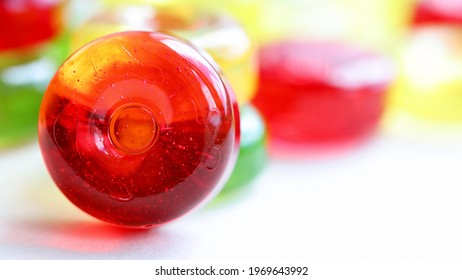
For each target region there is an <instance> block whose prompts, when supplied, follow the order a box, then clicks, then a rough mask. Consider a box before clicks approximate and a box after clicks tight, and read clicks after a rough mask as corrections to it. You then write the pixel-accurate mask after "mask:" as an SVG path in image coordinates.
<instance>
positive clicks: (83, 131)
mask: <svg viewBox="0 0 462 280" xmlns="http://www.w3.org/2000/svg"><path fill="white" fill-rule="evenodd" d="M236 108H237V105H236V102H235V101H234V97H233V93H232V91H231V89H230V88H229V87H227V86H226V84H225V83H224V82H223V80H222V77H221V76H220V74H219V73H218V72H217V70H216V69H215V68H214V67H213V66H212V64H210V63H209V61H208V60H207V59H205V58H204V57H203V56H202V55H201V54H200V53H199V52H198V51H197V50H196V49H195V48H193V47H191V46H190V45H189V44H186V43H184V42H183V41H181V40H178V39H176V38H174V37H171V36H168V35H164V34H161V33H150V32H142V31H136V32H135V31H132V32H122V33H115V34H111V35H108V36H105V37H102V38H100V39H97V40H95V41H93V42H91V43H90V44H88V45H86V46H84V47H83V48H81V49H80V50H78V51H77V52H76V53H74V54H73V55H72V56H71V57H70V58H69V59H68V60H67V61H66V62H65V63H64V64H63V65H62V66H61V68H60V69H59V70H58V72H57V73H56V75H55V76H54V78H53V79H52V81H51V83H50V85H49V87H48V89H47V91H46V94H45V96H44V99H43V103H42V107H41V111H40V119H39V140H40V147H41V150H42V154H43V157H44V159H45V163H46V165H47V168H48V170H49V172H50V174H51V176H52V178H53V180H54V181H55V183H56V184H57V186H58V187H59V188H60V189H61V191H62V192H63V193H64V194H65V195H66V196H67V198H68V199H69V200H70V201H72V202H73V203H74V204H75V205H77V206H78V207H80V208H81V209H82V210H84V211H85V212H87V213H89V214H91V215H93V216H94V217H96V218H99V219H101V220H104V221H107V222H109V223H113V224H117V225H121V226H127V227H152V226H156V225H160V224H163V223H166V222H169V221H172V220H174V219H176V218H178V217H180V216H182V215H183V214H185V213H187V212H189V211H190V210H191V209H193V208H195V207H196V206H198V205H199V204H200V203H201V202H203V201H204V200H205V199H206V198H207V197H210V196H211V195H213V194H214V193H216V192H218V191H219V190H220V189H221V187H222V186H223V184H224V183H225V181H226V179H227V177H228V176H229V174H230V173H231V170H232V167H233V165H234V162H235V159H236V157H237V151H238V142H239V120H238V114H237V109H236Z"/></svg>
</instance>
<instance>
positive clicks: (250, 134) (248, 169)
mask: <svg viewBox="0 0 462 280" xmlns="http://www.w3.org/2000/svg"><path fill="white" fill-rule="evenodd" d="M240 119H241V147H240V150H239V156H238V159H237V162H236V166H235V168H234V171H233V174H232V175H231V177H230V178H229V180H228V182H227V183H226V185H225V187H224V189H223V191H222V193H223V194H228V193H231V192H232V191H235V190H237V189H240V188H242V187H244V186H246V185H247V184H248V183H250V182H251V181H252V180H253V179H255V177H256V176H257V175H258V174H259V173H260V172H261V171H263V169H264V167H265V165H266V160H267V158H268V154H267V151H266V137H267V135H266V127H265V124H264V122H263V118H262V117H261V115H260V113H259V112H258V111H257V110H256V109H255V108H254V107H253V106H252V105H244V106H241V108H240Z"/></svg>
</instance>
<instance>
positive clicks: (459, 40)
mask: <svg viewBox="0 0 462 280" xmlns="http://www.w3.org/2000/svg"><path fill="white" fill-rule="evenodd" d="M399 63H400V64H399V66H400V73H399V74H400V75H399V78H398V81H397V83H396V85H395V87H394V89H393V91H392V94H391V98H390V102H391V105H397V106H399V107H401V108H404V109H405V110H407V111H409V112H411V113H413V114H415V115H418V116H421V117H424V118H428V119H433V120H437V121H462V30H460V29H459V30H458V29H456V28H451V27H425V28H421V29H417V30H415V31H414V32H413V33H412V34H411V36H410V37H409V38H408V40H407V41H406V45H405V46H404V48H403V50H402V52H401V54H400V57H399Z"/></svg>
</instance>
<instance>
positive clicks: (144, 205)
mask: <svg viewBox="0 0 462 280" xmlns="http://www.w3.org/2000/svg"><path fill="white" fill-rule="evenodd" d="M75 2H76V1H74V2H73V1H60V0H53V1H50V0H46V1H45V0H20V1H13V0H7V1H2V2H0V18H1V21H2V24H1V25H0V35H1V36H0V147H4V148H5V147H10V146H12V145H13V144H16V143H18V142H20V141H25V140H27V139H30V138H31V137H33V136H34V135H36V128H37V124H38V140H39V143H40V148H41V151H42V155H43V158H44V160H45V163H46V166H47V168H48V170H49V173H50V175H51V177H52V178H53V180H54V182H55V183H56V185H57V186H58V188H59V189H60V190H61V191H62V192H63V194H64V195H65V196H66V197H67V198H68V199H69V200H70V201H71V202H72V203H74V204H75V205H76V206H78V207H79V208H81V209H82V210H83V211H85V212H87V213H89V214H90V215H92V216H94V217H96V218H99V219H101V220H104V221H106V222H109V223H112V224H116V225H120V226H126V227H139V228H143V227H153V226H158V225H160V224H163V223H166V222H169V221H172V220H175V219H176V218H178V217H180V216H182V215H184V214H186V213H188V212H190V211H191V210H192V209H194V208H196V207H198V206H199V205H202V204H204V202H205V201H207V200H209V199H211V198H213V197H214V196H215V195H216V194H218V193H221V195H222V196H223V195H226V194H230V193H235V192H236V190H240V189H245V186H249V185H251V183H252V182H253V180H255V179H256V178H257V177H258V175H259V174H260V173H261V172H262V170H264V167H265V165H266V162H267V159H268V154H271V153H273V152H275V151H276V152H277V151H280V150H281V149H282V147H283V146H284V147H287V146H292V147H294V149H295V151H301V149H303V148H304V147H306V146H311V147H313V146H314V147H317V145H319V144H321V145H325V144H332V143H343V142H345V141H351V140H354V139H361V141H360V142H364V141H366V140H367V139H369V138H370V137H371V135H374V134H375V133H376V131H377V130H378V128H379V127H380V122H381V120H382V117H383V115H384V113H385V112H386V111H387V109H389V108H393V107H401V108H403V109H404V110H407V111H409V112H411V113H412V114H415V116H416V117H417V118H418V117H424V118H432V119H436V120H440V121H441V120H443V121H448V120H449V121H460V120H462V110H460V108H462V95H461V92H462V66H461V65H462V63H461V60H462V51H461V50H462V28H461V26H462V25H461V24H462V17H461V12H462V5H460V3H459V2H457V1H450V0H448V1H437V0H422V1H418V2H416V3H414V1H411V0H406V1H398V0H396V1H395V0H393V1H386V0H380V1H366V2H371V3H372V2H374V3H373V5H372V4H367V5H366V4H365V1H361V0H355V1H345V0H328V1H324V2H323V3H320V2H316V3H317V4H316V3H314V2H313V3H305V2H303V1H297V0H290V1H280V0H271V1H262V0H252V1H225V2H223V1H211V0H196V1H182V0H170V1H148V0H146V1H143V0H138V1H122V0H118V1H114V0H113V1H111V0H105V1H101V2H98V3H99V4H100V5H99V8H98V9H87V11H88V10H91V11H92V13H91V14H88V15H87V14H85V15H83V14H79V11H80V10H77V9H75V5H74V4H75ZM86 2H88V3H90V2H92V1H86ZM80 3H82V2H80ZM93 4H94V3H93ZM448 5H449V6H450V7H451V8H448ZM83 10H85V9H83ZM366 10H367V12H365V11H366ZM288 14H291V15H292V16H291V17H290V18H288V17H287V15H288ZM326 18H327V19H329V22H326ZM333 19H335V20H333ZM76 22H77V23H76ZM71 23H72V24H71ZM31 30H34V32H30V31H31ZM63 54H64V56H65V57H68V58H67V59H63ZM60 64H62V65H61V67H58V65H60ZM53 75H54V76H53ZM40 104H41V107H40ZM39 107H40V112H39ZM268 144H269V145H268ZM278 144H283V145H280V146H278ZM297 149H298V150H297ZM275 154H276V153H275Z"/></svg>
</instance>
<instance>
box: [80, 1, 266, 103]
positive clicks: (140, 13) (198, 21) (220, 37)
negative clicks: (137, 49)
mask: <svg viewBox="0 0 462 280" xmlns="http://www.w3.org/2000/svg"><path fill="white" fill-rule="evenodd" d="M140 1H141V0H140ZM142 2H146V1H142ZM148 2H150V1H148ZM151 2H159V1H151ZM128 30H146V31H168V32H170V33H172V34H174V35H176V36H179V37H181V38H185V39H188V40H189V41H191V42H192V43H193V44H194V45H196V46H198V47H200V48H202V49H204V50H206V51H207V52H208V53H209V54H210V56H211V57H212V58H213V59H214V60H215V61H216V62H217V63H218V65H219V66H220V68H221V69H222V70H223V72H224V74H225V76H226V77H227V79H228V80H229V82H230V84H231V85H232V87H233V89H234V91H235V94H236V96H237V99H238V102H239V103H240V104H244V103H247V102H248V101H249V100H250V99H251V98H252V97H253V96H254V94H255V88H256V83H257V62H256V59H255V57H256V47H255V45H254V44H253V43H252V42H251V40H250V38H249V36H248V35H247V34H246V32H245V31H244V30H243V29H242V27H240V26H239V25H238V24H237V23H236V22H235V21H234V20H232V19H230V18H228V17H224V16H219V15H217V14H211V13H207V12H205V11H200V10H195V9H194V8H192V7H191V6H190V5H167V4H165V5H161V6H158V7H157V8H154V6H153V5H127V6H123V5H120V6H116V7H114V8H113V9H111V10H107V11H105V12H104V13H102V14H99V15H97V16H96V17H94V18H92V19H90V20H89V21H88V22H87V23H85V24H84V25H83V26H82V27H81V28H79V29H78V30H76V32H75V35H74V37H73V41H72V46H73V48H74V50H75V49H77V48H79V47H81V46H82V45H84V44H86V43H88V42H89V41H91V40H93V39H96V38H98V37H100V36H103V35H106V34H109V33H113V32H117V31H128Z"/></svg>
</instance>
